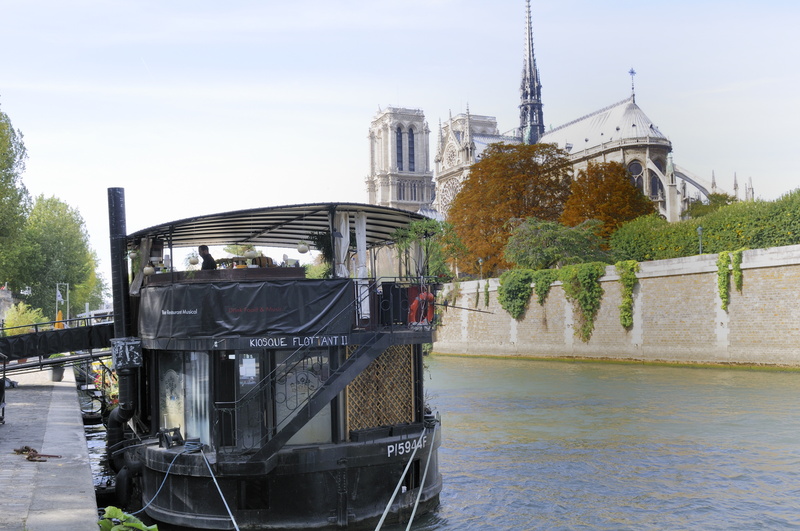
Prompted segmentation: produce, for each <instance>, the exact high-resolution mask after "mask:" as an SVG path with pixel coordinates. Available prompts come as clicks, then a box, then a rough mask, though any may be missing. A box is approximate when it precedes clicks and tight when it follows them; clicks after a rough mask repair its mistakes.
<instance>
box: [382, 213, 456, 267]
mask: <svg viewBox="0 0 800 531" xmlns="http://www.w3.org/2000/svg"><path fill="white" fill-rule="evenodd" d="M392 240H394V242H395V244H396V246H397V249H398V251H399V252H400V253H401V254H407V255H411V260H412V261H414V262H416V261H417V260H422V264H416V263H415V264H413V265H412V267H411V268H409V269H408V270H409V271H413V270H417V266H421V267H420V268H419V269H420V270H421V271H422V273H423V275H425V276H431V277H437V278H439V279H441V280H442V281H447V280H449V279H450V278H451V277H452V274H451V272H450V268H449V267H448V265H447V260H448V258H449V257H452V256H454V255H457V254H458V253H459V252H460V251H461V246H460V244H459V241H458V239H457V237H456V236H455V234H454V232H453V227H452V226H451V225H450V224H449V223H445V222H441V221H437V220H435V219H424V220H420V221H413V222H411V223H410V224H409V225H408V227H404V228H401V229H397V230H396V231H394V233H393V234H392ZM416 249H419V256H417V253H416V252H415V250H416Z"/></svg>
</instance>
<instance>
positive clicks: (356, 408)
mask: <svg viewBox="0 0 800 531" xmlns="http://www.w3.org/2000/svg"><path fill="white" fill-rule="evenodd" d="M356 348H358V347H357V346H351V347H349V351H348V356H349V355H350V354H351V353H352V352H353V351H355V349H356ZM413 360H414V356H413V350H412V345H392V346H391V347H389V348H388V349H386V350H385V351H384V352H383V354H381V355H380V356H379V357H378V359H376V360H375V361H373V362H372V363H371V364H370V366H369V367H367V369H366V370H365V371H364V372H362V373H361V374H360V375H358V378H356V379H355V380H354V381H353V383H351V384H350V385H349V386H347V419H348V427H349V429H350V430H363V429H366V428H378V427H381V426H392V425H394V424H404V423H408V422H412V421H413V420H414V385H413V382H414V367H413V363H414V362H413Z"/></svg>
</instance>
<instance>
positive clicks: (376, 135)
mask: <svg viewBox="0 0 800 531" xmlns="http://www.w3.org/2000/svg"><path fill="white" fill-rule="evenodd" d="M429 134H430V131H429V129H428V124H427V123H426V122H425V114H424V113H423V112H422V111H421V110H419V109H403V108H395V107H388V108H386V109H384V110H383V111H381V110H379V111H378V114H377V115H376V116H375V118H374V119H373V120H372V124H371V125H370V128H369V175H368V176H367V178H366V184H367V194H368V196H369V203H371V204H373V205H381V206H388V207H394V208H401V209H403V210H410V211H412V212H417V211H419V210H421V209H425V208H429V207H430V205H431V202H432V201H433V173H432V172H431V167H430V147H429V146H430V142H429V139H428V138H429Z"/></svg>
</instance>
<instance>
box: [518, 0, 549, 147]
mask: <svg viewBox="0 0 800 531" xmlns="http://www.w3.org/2000/svg"><path fill="white" fill-rule="evenodd" d="M526 4H527V6H526V15H527V16H526V23H525V59H524V63H523V67H522V83H521V85H520V88H519V91H520V103H519V129H520V134H521V135H522V142H523V143H525V144H535V143H537V142H538V141H539V139H540V138H541V137H542V135H543V134H544V118H543V117H542V84H541V83H540V82H539V69H538V68H536V58H535V57H534V55H533V27H532V26H531V0H527V2H526Z"/></svg>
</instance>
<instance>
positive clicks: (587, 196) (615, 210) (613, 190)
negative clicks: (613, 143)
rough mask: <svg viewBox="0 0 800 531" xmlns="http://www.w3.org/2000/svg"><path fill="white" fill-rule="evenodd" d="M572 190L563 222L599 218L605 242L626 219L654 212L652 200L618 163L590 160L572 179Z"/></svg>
mask: <svg viewBox="0 0 800 531" xmlns="http://www.w3.org/2000/svg"><path fill="white" fill-rule="evenodd" d="M571 192H572V193H571V194H570V196H569V199H568V200H567V203H566V205H564V213H563V214H562V215H561V222H562V223H564V224H565V225H569V226H572V227H574V226H576V225H578V224H580V223H583V222H584V221H586V220H589V219H597V220H600V221H601V222H602V226H601V227H600V228H599V229H598V235H599V236H600V237H601V238H602V239H603V240H606V241H607V240H608V238H609V236H611V234H613V233H614V231H616V230H617V229H618V228H619V227H621V226H622V225H623V224H625V223H626V222H628V221H631V220H634V219H636V218H638V217H640V216H644V215H647V214H652V213H654V212H655V207H654V205H653V202H652V201H650V199H648V198H647V197H645V196H644V194H643V193H642V191H641V190H639V189H638V188H636V186H634V185H633V182H631V179H630V175H629V174H628V170H627V169H625V167H624V166H623V165H622V164H620V163H619V162H590V163H589V164H588V166H587V168H586V169H585V170H580V171H579V172H578V175H577V177H576V178H575V180H574V181H572V186H571Z"/></svg>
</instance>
